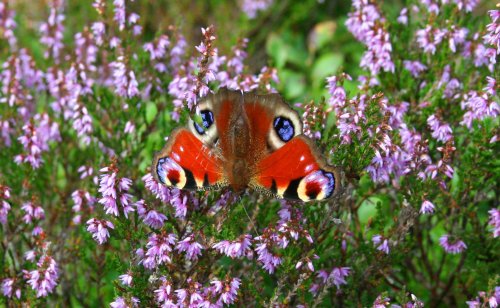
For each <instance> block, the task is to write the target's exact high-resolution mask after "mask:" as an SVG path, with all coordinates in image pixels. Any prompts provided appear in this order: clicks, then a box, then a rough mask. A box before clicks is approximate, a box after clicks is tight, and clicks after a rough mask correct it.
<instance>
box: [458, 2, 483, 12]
mask: <svg viewBox="0 0 500 308" xmlns="http://www.w3.org/2000/svg"><path fill="white" fill-rule="evenodd" d="M453 2H454V3H455V4H456V5H457V7H458V9H459V10H465V11H466V12H472V11H473V10H474V8H475V7H476V6H477V5H478V4H479V0H453Z"/></svg>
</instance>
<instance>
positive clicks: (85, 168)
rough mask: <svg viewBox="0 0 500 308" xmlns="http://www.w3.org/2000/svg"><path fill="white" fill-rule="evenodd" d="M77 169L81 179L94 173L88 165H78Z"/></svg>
mask: <svg viewBox="0 0 500 308" xmlns="http://www.w3.org/2000/svg"><path fill="white" fill-rule="evenodd" d="M77 171H78V173H80V179H81V180H83V179H84V178H86V177H88V176H91V175H92V174H94V169H93V168H92V167H90V166H80V167H79V168H78V170H77Z"/></svg>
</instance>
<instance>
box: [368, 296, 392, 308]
mask: <svg viewBox="0 0 500 308" xmlns="http://www.w3.org/2000/svg"><path fill="white" fill-rule="evenodd" d="M390 304H391V299H390V298H389V297H384V296H382V295H379V296H377V298H376V299H375V301H374V302H373V305H372V308H386V307H389V305H390ZM394 306H395V305H394Z"/></svg>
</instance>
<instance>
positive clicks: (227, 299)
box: [210, 278, 241, 305]
mask: <svg viewBox="0 0 500 308" xmlns="http://www.w3.org/2000/svg"><path fill="white" fill-rule="evenodd" d="M210 283H211V284H213V285H214V289H215V292H216V293H218V294H220V300H221V301H222V302H223V303H224V304H226V305H230V304H233V303H234V302H235V301H236V297H237V296H238V289H239V288H240V284H241V280H240V279H238V278H231V279H226V280H225V281H224V282H222V281H219V280H217V279H215V280H212V281H211V282H210Z"/></svg>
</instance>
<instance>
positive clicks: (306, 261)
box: [295, 255, 319, 272]
mask: <svg viewBox="0 0 500 308" xmlns="http://www.w3.org/2000/svg"><path fill="white" fill-rule="evenodd" d="M314 257H315V259H318V258H319V257H318V256H317V255H314ZM304 264H306V265H307V268H308V269H309V270H310V271H311V272H314V265H313V263H312V261H311V259H309V258H307V257H306V258H304V259H302V260H300V261H299V262H297V264H295V269H299V268H301V267H302V266H303V265H304Z"/></svg>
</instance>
